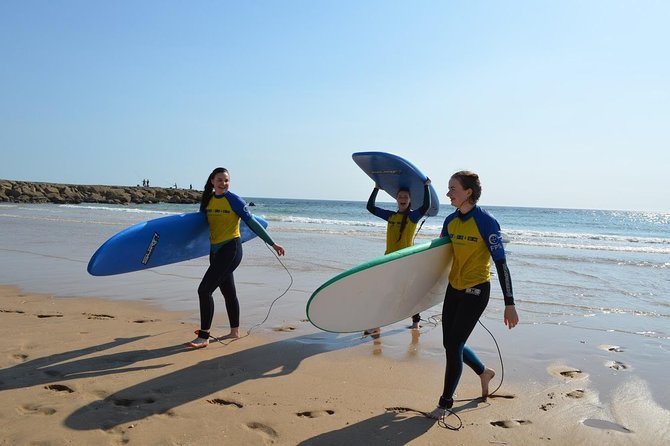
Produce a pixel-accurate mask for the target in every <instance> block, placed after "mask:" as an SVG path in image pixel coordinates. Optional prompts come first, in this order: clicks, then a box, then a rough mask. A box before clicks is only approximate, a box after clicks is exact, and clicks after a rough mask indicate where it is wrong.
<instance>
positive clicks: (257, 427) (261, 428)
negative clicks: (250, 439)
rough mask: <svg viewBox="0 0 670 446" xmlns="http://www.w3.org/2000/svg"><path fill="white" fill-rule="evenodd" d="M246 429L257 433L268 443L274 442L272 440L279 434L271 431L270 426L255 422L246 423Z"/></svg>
mask: <svg viewBox="0 0 670 446" xmlns="http://www.w3.org/2000/svg"><path fill="white" fill-rule="evenodd" d="M246 427H247V428H248V429H250V430H252V431H254V432H258V433H259V434H260V435H261V436H262V437H265V438H266V439H267V440H270V441H274V439H275V438H277V437H278V436H279V434H277V431H276V430H274V429H272V428H271V427H270V426H267V425H265V424H263V423H258V422H256V421H252V422H251V423H247V424H246Z"/></svg>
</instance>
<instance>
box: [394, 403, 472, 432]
mask: <svg viewBox="0 0 670 446" xmlns="http://www.w3.org/2000/svg"><path fill="white" fill-rule="evenodd" d="M443 410H444V413H443V414H442V416H440V417H439V418H435V417H434V416H433V415H432V414H431V413H430V412H425V411H423V410H418V409H412V408H410V407H387V408H386V411H387V412H393V413H407V412H415V413H418V414H421V415H423V416H424V417H426V418H430V419H432V420H436V421H437V425H438V426H440V427H441V428H444V429H449V430H451V431H457V430H460V429H461V428H462V427H463V420H461V417H459V416H458V415H457V414H456V412H454V411H453V410H451V409H443ZM452 415H453V416H454V417H456V419H457V420H458V425H451V424H449V423H447V418H448V417H450V416H452Z"/></svg>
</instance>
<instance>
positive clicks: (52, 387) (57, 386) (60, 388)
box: [44, 384, 74, 393]
mask: <svg viewBox="0 0 670 446" xmlns="http://www.w3.org/2000/svg"><path fill="white" fill-rule="evenodd" d="M44 388H45V389H47V390H53V391H54V392H67V393H74V390H72V389H71V388H70V387H68V386H66V385H63V384H50V385H48V386H44Z"/></svg>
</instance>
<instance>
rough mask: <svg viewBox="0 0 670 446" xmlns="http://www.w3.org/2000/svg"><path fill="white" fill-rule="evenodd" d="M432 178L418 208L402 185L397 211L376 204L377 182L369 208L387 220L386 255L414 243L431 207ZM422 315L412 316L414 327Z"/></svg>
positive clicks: (370, 331)
mask: <svg viewBox="0 0 670 446" xmlns="http://www.w3.org/2000/svg"><path fill="white" fill-rule="evenodd" d="M429 186H430V178H426V181H425V182H424V186H423V204H422V205H421V207H420V208H418V209H414V210H412V209H411V207H410V206H411V204H412V200H411V198H412V197H411V196H410V190H409V188H406V187H401V188H400V189H399V190H398V193H397V194H396V197H395V199H396V203H397V204H398V210H397V211H390V210H387V209H382V208H380V207H377V206H375V201H376V200H377V193H378V192H379V189H380V186H379V185H377V184H375V187H374V189H372V193H371V194H370V198H368V205H367V209H368V211H369V212H370V213H372V214H373V215H375V216H377V217H379V218H381V219H384V220H386V222H387V223H388V224H387V225H386V251H385V252H384V255H386V254H389V253H392V252H395V251H398V250H399V249H403V248H407V247H409V246H412V244H413V243H414V231H415V230H416V225H417V223H418V222H419V220H421V217H423V216H424V215H425V214H426V212H428V209H430V190H429ZM420 321H421V315H419V314H415V315H414V316H412V326H411V328H412V329H416V328H419V322H420ZM378 333H379V328H373V329H369V330H366V331H365V334H378Z"/></svg>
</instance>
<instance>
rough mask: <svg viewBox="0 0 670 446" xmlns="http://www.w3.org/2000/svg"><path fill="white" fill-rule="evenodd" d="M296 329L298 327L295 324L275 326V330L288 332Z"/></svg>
mask: <svg viewBox="0 0 670 446" xmlns="http://www.w3.org/2000/svg"><path fill="white" fill-rule="evenodd" d="M295 329H296V327H294V326H293V325H282V326H281V327H275V328H273V330H274V331H286V332H288V331H293V330H295Z"/></svg>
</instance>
